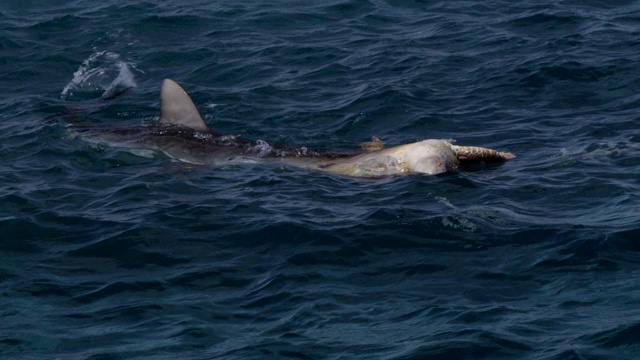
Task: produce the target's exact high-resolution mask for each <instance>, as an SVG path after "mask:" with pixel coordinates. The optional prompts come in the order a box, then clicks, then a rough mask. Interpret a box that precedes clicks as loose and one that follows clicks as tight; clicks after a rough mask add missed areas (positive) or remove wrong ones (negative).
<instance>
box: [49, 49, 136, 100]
mask: <svg viewBox="0 0 640 360" xmlns="http://www.w3.org/2000/svg"><path fill="white" fill-rule="evenodd" d="M132 68H135V66H134V65H133V64H131V63H128V62H126V61H124V60H122V58H121V57H120V55H119V54H117V53H114V52H110V51H98V52H94V53H93V54H91V56H89V57H88V58H87V59H85V60H84V61H83V62H82V64H81V65H80V67H79V68H78V70H76V72H74V73H73V78H72V79H71V81H70V82H69V83H68V84H67V85H66V86H65V87H64V89H62V92H61V93H60V97H61V98H62V99H64V100H72V99H74V98H76V97H80V98H86V97H88V95H87V94H89V95H90V94H93V93H96V92H99V93H101V95H100V98H103V99H104V98H108V97H111V96H113V95H115V94H117V93H118V92H121V91H124V90H126V89H129V88H132V87H136V86H137V84H136V80H135V75H134V73H133V71H132Z"/></svg>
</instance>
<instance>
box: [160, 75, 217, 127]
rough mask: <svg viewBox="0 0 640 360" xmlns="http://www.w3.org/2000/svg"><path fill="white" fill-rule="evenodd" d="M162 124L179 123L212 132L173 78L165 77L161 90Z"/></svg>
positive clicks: (179, 124)
mask: <svg viewBox="0 0 640 360" xmlns="http://www.w3.org/2000/svg"><path fill="white" fill-rule="evenodd" d="M158 122H159V123H160V124H165V125H178V126H182V127H186V128H189V129H191V130H195V131H200V132H211V130H210V129H209V127H208V126H207V124H205V123H204V121H203V120H202V117H201V116H200V113H199V112H198V109H196V106H195V105H194V104H193V101H191V98H190V97H189V95H187V93H186V92H185V91H184V90H183V89H182V88H181V87H180V85H178V84H177V83H176V82H175V81H173V80H171V79H164V81H163V82H162V89H161V90H160V120H159V121H158Z"/></svg>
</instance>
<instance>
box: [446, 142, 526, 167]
mask: <svg viewBox="0 0 640 360" xmlns="http://www.w3.org/2000/svg"><path fill="white" fill-rule="evenodd" d="M451 150H452V151H453V153H454V154H456V157H457V158H458V160H459V161H460V162H461V163H477V162H481V161H485V162H503V161H507V160H511V159H513V158H515V157H516V156H515V154H513V153H510V152H508V151H497V150H493V149H487V148H483V147H478V146H457V145H451Z"/></svg>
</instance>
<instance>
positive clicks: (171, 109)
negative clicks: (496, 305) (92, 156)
mask: <svg viewBox="0 0 640 360" xmlns="http://www.w3.org/2000/svg"><path fill="white" fill-rule="evenodd" d="M69 126H70V127H71V128H72V129H73V132H74V133H76V134H78V135H79V136H81V137H83V139H85V140H89V141H92V142H98V143H106V144H108V145H110V146H117V147H125V148H128V149H130V150H131V151H132V152H133V153H137V154H141V151H152V152H154V153H162V154H164V155H166V156H167V157H169V158H171V159H173V160H176V161H180V162H184V163H189V164H197V165H213V166H216V165H223V164H225V165H226V164H231V163H247V162H257V161H270V162H280V163H284V164H286V165H291V166H295V167H299V168H303V169H309V170H313V171H321V172H328V173H332V174H338V175H343V176H348V177H358V178H379V177H386V176H397V175H407V174H426V175H436V174H441V173H444V172H447V171H450V170H453V169H457V168H459V167H460V166H463V165H467V164H475V163H481V162H505V161H507V160H511V159H513V158H515V157H516V156H515V155H514V154H513V153H511V152H507V151H497V150H493V149H489V148H484V147H478V146H459V145H454V144H453V143H452V142H451V141H448V140H441V139H426V140H422V141H417V142H412V143H407V144H403V145H398V146H394V147H385V143H384V142H383V141H381V140H380V139H379V138H377V137H375V136H374V137H372V138H371V141H368V142H364V143H362V144H360V147H359V148H358V150H354V151H329V150H312V149H309V148H307V147H304V146H303V147H295V146H287V145H275V144H274V145H272V144H269V143H267V142H266V141H263V140H257V141H250V140H245V139H242V138H239V137H236V136H232V135H224V134H221V133H219V132H217V131H215V130H213V129H211V128H210V127H209V126H207V124H206V123H205V122H204V120H203V119H202V116H201V115H200V112H199V111H198V109H197V108H196V106H195V104H194V103H193V101H192V100H191V98H190V97H189V95H188V94H187V93H186V92H185V91H184V89H183V88H182V87H181V86H180V85H178V84H177V83H176V82H175V81H173V80H171V79H164V81H163V82H162V87H161V90H160V116H159V119H158V120H157V121H156V122H155V123H153V124H147V125H137V126H119V127H114V126H104V125H103V126H87V125H83V124H79V123H75V124H70V125H69Z"/></svg>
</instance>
